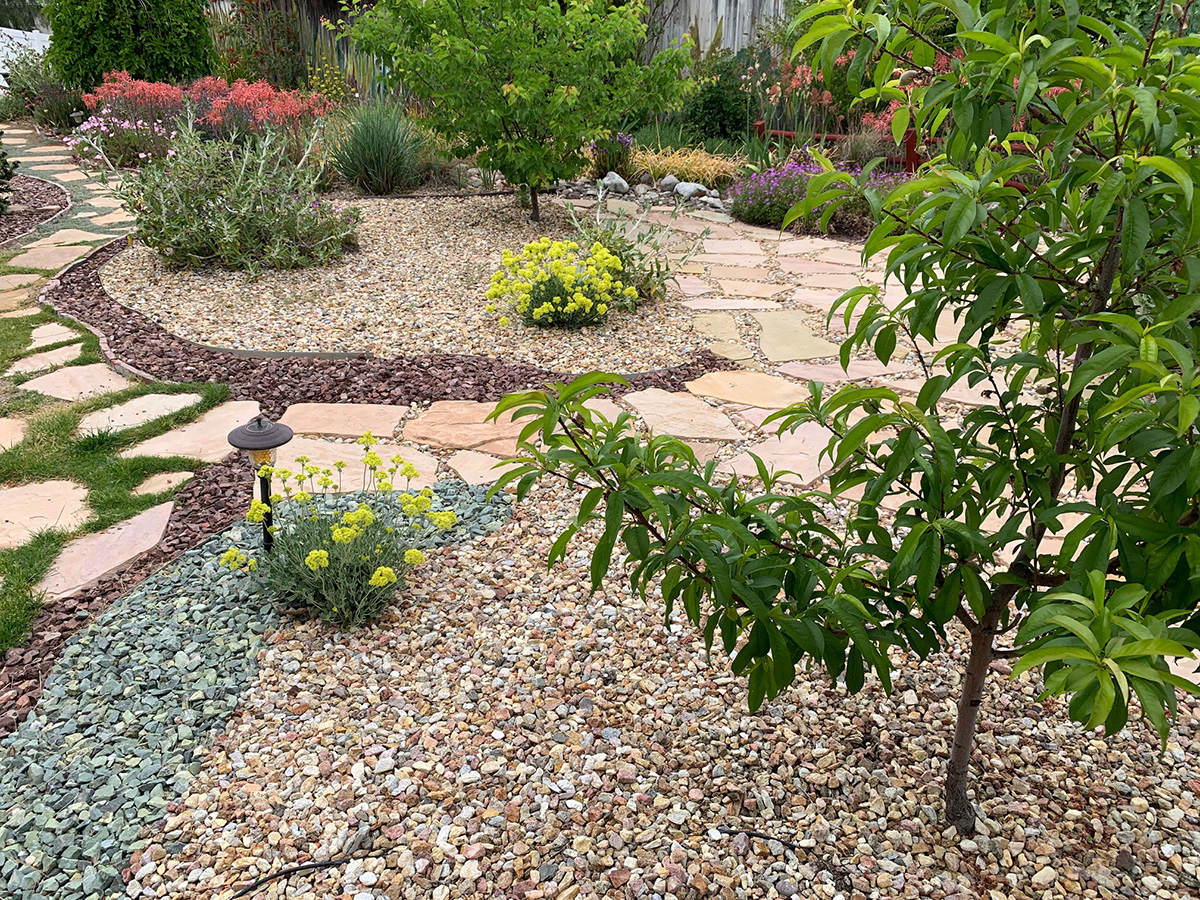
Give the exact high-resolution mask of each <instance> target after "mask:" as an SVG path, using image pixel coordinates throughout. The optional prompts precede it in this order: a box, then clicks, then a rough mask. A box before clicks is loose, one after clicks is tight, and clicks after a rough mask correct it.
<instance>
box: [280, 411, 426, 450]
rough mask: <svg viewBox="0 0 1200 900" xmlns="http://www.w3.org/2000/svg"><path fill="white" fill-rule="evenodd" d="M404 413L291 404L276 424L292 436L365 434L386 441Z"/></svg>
mask: <svg viewBox="0 0 1200 900" xmlns="http://www.w3.org/2000/svg"><path fill="white" fill-rule="evenodd" d="M407 411H408V410H407V408H406V407H403V406H390V405H388V404H386V403H293V404H292V405H291V406H289V407H288V408H287V412H285V413H284V414H283V417H282V418H281V419H280V420H279V421H280V423H281V424H283V425H287V426H288V427H289V428H291V429H292V430H293V431H294V432H296V434H319V435H323V436H328V437H352V438H358V437H362V436H363V434H364V433H365V432H368V431H369V432H371V434H373V435H374V436H375V437H377V438H379V439H380V440H381V441H386V440H388V439H389V438H391V437H392V436H393V435H394V434H395V432H396V428H397V427H398V426H399V425H400V420H401V419H402V418H404V414H405V412H407Z"/></svg>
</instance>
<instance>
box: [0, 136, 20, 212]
mask: <svg viewBox="0 0 1200 900" xmlns="http://www.w3.org/2000/svg"><path fill="white" fill-rule="evenodd" d="M17 165H18V164H17V163H15V162H13V161H12V160H10V159H9V158H8V149H7V148H6V147H5V146H4V132H3V131H0V215H4V213H6V212H8V203H9V191H10V190H11V188H10V185H11V184H12V180H13V176H14V175H15V174H17Z"/></svg>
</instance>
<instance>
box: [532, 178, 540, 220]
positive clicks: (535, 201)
mask: <svg viewBox="0 0 1200 900" xmlns="http://www.w3.org/2000/svg"><path fill="white" fill-rule="evenodd" d="M529 221H531V222H540V221H542V214H541V212H539V211H538V195H537V188H535V187H534V186H533V185H532V184H531V185H530V186H529Z"/></svg>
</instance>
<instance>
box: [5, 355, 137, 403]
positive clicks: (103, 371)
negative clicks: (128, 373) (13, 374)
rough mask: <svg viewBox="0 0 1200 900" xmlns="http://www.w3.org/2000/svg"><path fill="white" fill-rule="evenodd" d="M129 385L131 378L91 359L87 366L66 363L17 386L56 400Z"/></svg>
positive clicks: (86, 395)
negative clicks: (53, 370) (62, 366)
mask: <svg viewBox="0 0 1200 900" xmlns="http://www.w3.org/2000/svg"><path fill="white" fill-rule="evenodd" d="M132 386H133V382H132V381H130V380H129V379H128V378H125V377H123V376H121V375H118V374H117V373H116V372H114V371H113V370H112V369H110V368H109V367H108V366H106V365H104V363H93V364H92V365H90V366H68V367H66V368H63V369H59V370H58V371H57V372H51V373H50V374H49V375H41V376H39V377H37V378H34V379H31V380H30V381H26V382H25V383H24V384H22V385H19V386H18V390H22V391H37V392H38V393H39V394H45V395H46V396H48V397H57V398H58V399H59V400H83V399H84V398H86V397H95V396H97V395H98V394H107V393H108V392H110V391H122V390H124V389H125V388H127V387H132Z"/></svg>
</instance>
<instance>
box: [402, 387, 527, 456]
mask: <svg viewBox="0 0 1200 900" xmlns="http://www.w3.org/2000/svg"><path fill="white" fill-rule="evenodd" d="M495 408H496V404H494V403H477V402H475V401H473V400H438V401H437V402H435V403H433V404H432V405H430V407H429V409H428V410H427V411H425V412H423V413H421V415H419V416H418V417H417V418H415V419H413V420H411V421H409V422H406V423H405V424H404V439H405V440H406V441H412V442H413V443H415V444H428V445H429V446H431V447H446V448H447V449H450V450H478V451H480V452H482V453H494V454H496V455H497V456H515V455H516V453H517V435H519V434H520V433H521V429H522V428H523V427H524V426H525V424H526V423H525V422H524V421H519V422H513V421H512V420H511V419H510V420H509V421H507V422H487V421H485V420H486V419H487V417H488V416H490V415H491V414H492V410H494V409H495Z"/></svg>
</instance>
